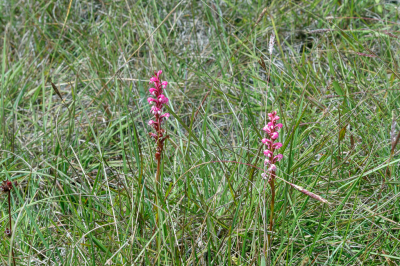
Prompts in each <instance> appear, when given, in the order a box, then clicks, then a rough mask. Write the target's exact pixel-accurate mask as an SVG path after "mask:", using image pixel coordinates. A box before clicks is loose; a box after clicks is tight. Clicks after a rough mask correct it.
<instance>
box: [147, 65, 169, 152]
mask: <svg viewBox="0 0 400 266" xmlns="http://www.w3.org/2000/svg"><path fill="white" fill-rule="evenodd" d="M161 74H162V70H159V71H158V72H154V76H153V77H151V78H150V83H149V84H154V87H155V88H150V89H149V92H150V94H152V95H153V96H154V98H153V97H149V98H147V101H148V102H149V104H152V105H153V106H152V107H151V113H152V114H153V115H154V120H150V121H149V122H148V125H149V126H151V127H153V128H154V130H155V131H156V134H154V133H149V135H150V136H151V137H152V138H154V140H155V142H156V143H157V150H156V154H155V157H156V159H159V158H160V156H161V153H162V150H163V146H164V141H165V140H166V139H167V138H168V136H164V132H165V130H164V129H162V127H161V124H162V123H163V122H164V120H165V119H168V117H169V113H164V114H162V109H163V106H164V105H165V104H168V98H167V97H166V96H165V95H164V94H163V92H164V91H163V90H164V89H165V88H166V87H167V85H168V82H167V81H161V80H160V75H161Z"/></svg>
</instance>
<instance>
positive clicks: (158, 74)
mask: <svg viewBox="0 0 400 266" xmlns="http://www.w3.org/2000/svg"><path fill="white" fill-rule="evenodd" d="M161 74H162V70H158V72H157V78H158V77H160V75H161Z"/></svg>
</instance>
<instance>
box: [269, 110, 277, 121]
mask: <svg viewBox="0 0 400 266" xmlns="http://www.w3.org/2000/svg"><path fill="white" fill-rule="evenodd" d="M275 116H276V111H273V112H272V113H268V117H269V120H272V119H274V117H275Z"/></svg>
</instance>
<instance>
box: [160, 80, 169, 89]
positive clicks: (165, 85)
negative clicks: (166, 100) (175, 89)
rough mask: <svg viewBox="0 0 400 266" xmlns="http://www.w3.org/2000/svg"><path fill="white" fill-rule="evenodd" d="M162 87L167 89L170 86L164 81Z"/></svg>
mask: <svg viewBox="0 0 400 266" xmlns="http://www.w3.org/2000/svg"><path fill="white" fill-rule="evenodd" d="M161 85H162V87H163V89H165V88H166V87H167V85H168V82H166V81H163V82H161Z"/></svg>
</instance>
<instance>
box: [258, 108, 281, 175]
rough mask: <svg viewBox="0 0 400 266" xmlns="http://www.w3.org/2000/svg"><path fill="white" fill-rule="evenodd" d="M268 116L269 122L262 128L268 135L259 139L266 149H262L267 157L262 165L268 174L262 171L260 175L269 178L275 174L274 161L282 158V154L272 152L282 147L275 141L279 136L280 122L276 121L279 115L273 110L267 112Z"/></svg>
mask: <svg viewBox="0 0 400 266" xmlns="http://www.w3.org/2000/svg"><path fill="white" fill-rule="evenodd" d="M268 118H269V121H270V122H268V124H267V125H266V126H265V127H264V128H263V130H264V131H265V132H266V133H267V134H268V137H267V138H264V139H262V140H261V141H262V143H264V144H265V145H266V146H267V149H266V150H265V151H264V155H265V156H266V157H267V159H265V161H264V165H265V166H266V167H268V168H267V171H266V172H268V173H269V175H268V174H267V173H264V174H262V177H263V178H264V179H266V178H267V177H268V179H269V180H270V179H271V178H274V176H275V171H276V165H275V163H276V162H278V161H280V160H281V159H282V158H283V155H282V154H277V155H276V156H274V152H275V151H276V150H278V149H279V148H280V147H282V143H280V142H275V141H276V140H277V139H278V137H279V133H278V131H279V129H281V128H282V124H281V123H277V121H278V120H279V116H277V115H276V111H273V112H272V113H269V114H268Z"/></svg>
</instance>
